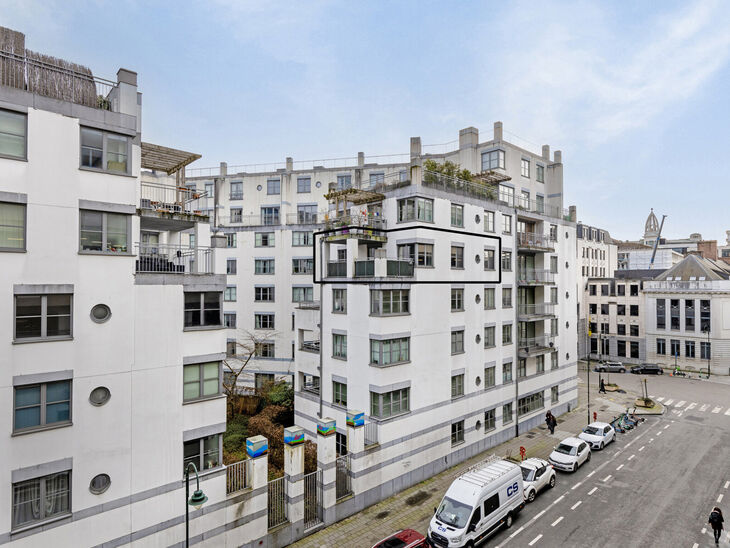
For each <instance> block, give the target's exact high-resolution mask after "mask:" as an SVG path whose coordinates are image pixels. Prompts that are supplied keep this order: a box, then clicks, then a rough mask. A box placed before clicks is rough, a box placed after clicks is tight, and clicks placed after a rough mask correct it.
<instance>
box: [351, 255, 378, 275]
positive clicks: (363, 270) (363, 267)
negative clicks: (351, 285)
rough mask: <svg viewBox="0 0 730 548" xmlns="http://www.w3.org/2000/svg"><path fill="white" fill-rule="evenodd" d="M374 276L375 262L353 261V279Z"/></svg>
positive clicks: (369, 260)
mask: <svg viewBox="0 0 730 548" xmlns="http://www.w3.org/2000/svg"><path fill="white" fill-rule="evenodd" d="M372 276H375V261H373V260H372V259H367V260H364V261H355V277H356V278H360V277H372Z"/></svg>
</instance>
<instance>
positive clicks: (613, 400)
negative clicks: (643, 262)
mask: <svg viewBox="0 0 730 548" xmlns="http://www.w3.org/2000/svg"><path fill="white" fill-rule="evenodd" d="M585 377H586V375H585V372H584V371H581V372H579V378H578V406H577V407H576V408H574V409H573V410H572V411H571V412H570V413H566V414H564V415H561V416H560V417H558V426H557V427H556V428H555V434H553V435H550V432H549V431H548V429H547V427H546V426H545V425H544V424H543V425H542V426H539V427H537V428H533V429H532V430H530V431H528V432H525V433H524V434H522V435H521V436H519V437H518V438H513V439H511V440H509V441H507V442H505V443H503V444H501V445H498V446H496V447H493V448H492V449H490V450H488V451H486V452H484V453H482V454H480V455H477V456H475V457H473V458H471V459H469V460H467V461H465V462H462V463H461V464H459V465H457V466H454V467H453V468H450V469H449V470H445V471H444V472H441V473H440V474H438V475H436V476H433V477H431V478H429V479H427V480H425V481H422V482H421V483H419V484H417V485H414V486H413V487H410V488H408V489H406V490H405V491H402V492H400V493H398V494H396V495H393V496H392V497H390V498H388V499H385V500H383V501H381V502H379V503H377V504H375V505H373V506H370V507H369V508H366V509H365V510H363V511H362V512H359V513H357V514H354V515H352V516H350V517H349V518H347V519H344V520H342V521H339V522H337V523H335V524H333V525H330V526H329V527H326V528H325V529H322V530H321V531H319V532H317V533H315V534H313V535H310V536H308V537H306V538H304V539H302V540H300V541H299V542H297V543H295V544H293V546H296V547H300V548H303V547H321V546H325V547H332V548H334V547H341V546H347V547H349V548H356V547H357V548H359V547H361V546H366V547H369V546H372V545H373V544H375V543H376V542H377V541H378V540H381V539H382V538H384V537H386V536H388V535H390V534H392V533H394V532H396V531H398V530H399V529H406V528H411V529H415V530H417V531H419V532H421V533H423V534H425V532H426V530H427V529H428V524H429V522H430V520H431V516H432V514H433V508H434V507H435V506H437V505H438V503H439V502H440V500H441V497H442V496H443V494H444V493H445V492H446V489H447V488H448V487H449V485H451V482H452V481H453V480H454V478H456V477H457V476H458V475H459V473H460V472H461V471H462V470H463V469H464V468H466V467H468V466H470V465H472V464H475V463H477V462H479V461H481V460H483V459H484V458H486V457H487V456H489V455H490V454H492V453H494V454H496V455H501V456H503V457H512V458H513V459H517V460H519V458H520V446H524V447H525V449H526V452H527V454H526V456H527V457H540V458H547V456H548V455H549V454H550V452H551V451H552V449H553V447H554V446H555V445H556V444H557V442H559V441H560V440H562V439H564V438H566V437H568V436H574V435H576V434H578V433H579V432H580V431H581V430H582V429H583V427H584V426H585V425H586V424H587V420H588V413H587V412H588V409H587V393H586V382H585ZM617 382H620V381H617ZM597 383H598V376H597V375H595V376H594V375H591V421H592V420H593V416H592V415H593V412H594V411H595V412H596V413H597V414H598V420H602V421H610V420H611V419H613V417H614V416H616V415H618V413H620V412H622V411H624V410H625V409H626V407H629V406H631V407H633V403H634V400H635V398H636V397H637V396H638V394H637V393H634V392H631V391H627V392H626V393H624V394H621V393H617V392H612V393H609V394H601V395H600V397H599V396H597V392H598V384H597Z"/></svg>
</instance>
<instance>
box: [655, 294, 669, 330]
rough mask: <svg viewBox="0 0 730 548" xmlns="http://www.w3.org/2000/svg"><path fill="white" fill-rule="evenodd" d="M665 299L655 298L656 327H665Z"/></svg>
mask: <svg viewBox="0 0 730 548" xmlns="http://www.w3.org/2000/svg"><path fill="white" fill-rule="evenodd" d="M665 302H666V301H665V299H657V300H656V327H657V329H666V328H667V312H666V305H665Z"/></svg>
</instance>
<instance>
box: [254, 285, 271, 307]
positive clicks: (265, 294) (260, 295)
mask: <svg viewBox="0 0 730 548" xmlns="http://www.w3.org/2000/svg"><path fill="white" fill-rule="evenodd" d="M254 301H256V302H264V303H273V302H274V286H273V285H270V286H265V287H255V288H254Z"/></svg>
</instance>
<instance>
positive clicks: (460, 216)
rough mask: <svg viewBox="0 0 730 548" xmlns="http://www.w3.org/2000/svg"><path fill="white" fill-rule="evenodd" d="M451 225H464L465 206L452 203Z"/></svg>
mask: <svg viewBox="0 0 730 548" xmlns="http://www.w3.org/2000/svg"><path fill="white" fill-rule="evenodd" d="M451 226H464V206H463V205H457V204H451Z"/></svg>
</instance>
